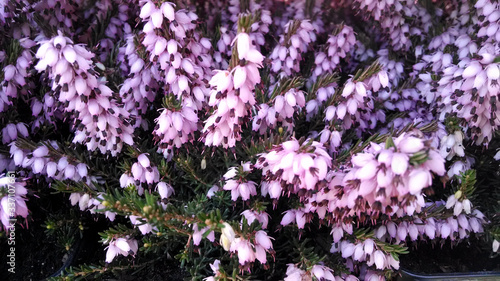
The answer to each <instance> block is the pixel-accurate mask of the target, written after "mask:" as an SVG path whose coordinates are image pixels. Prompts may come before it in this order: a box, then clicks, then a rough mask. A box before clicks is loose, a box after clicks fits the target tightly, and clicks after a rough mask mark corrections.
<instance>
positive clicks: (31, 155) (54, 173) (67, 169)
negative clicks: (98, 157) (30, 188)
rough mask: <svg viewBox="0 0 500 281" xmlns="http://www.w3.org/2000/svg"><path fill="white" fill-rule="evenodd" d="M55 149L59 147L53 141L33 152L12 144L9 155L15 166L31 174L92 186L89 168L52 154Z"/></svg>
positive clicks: (68, 158) (65, 156)
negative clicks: (80, 182)
mask: <svg viewBox="0 0 500 281" xmlns="http://www.w3.org/2000/svg"><path fill="white" fill-rule="evenodd" d="M57 149H59V145H58V144H57V142H55V141H51V142H48V143H47V144H42V145H40V146H38V147H36V148H35V149H33V150H29V149H22V148H19V147H18V146H17V145H16V143H15V142H12V143H11V144H10V155H11V156H12V158H13V160H14V163H15V165H16V166H20V167H23V168H27V169H29V170H30V171H31V172H32V173H33V174H40V175H46V176H47V177H48V178H52V179H56V180H66V179H68V180H72V181H75V182H79V181H83V182H86V183H87V184H89V185H91V186H92V181H93V180H95V178H94V177H93V176H90V175H89V173H88V172H89V167H88V166H87V165H86V164H85V163H82V162H80V161H79V160H78V159H75V158H74V157H69V156H67V155H56V154H54V153H53V152H54V150H57ZM51 150H52V153H51Z"/></svg>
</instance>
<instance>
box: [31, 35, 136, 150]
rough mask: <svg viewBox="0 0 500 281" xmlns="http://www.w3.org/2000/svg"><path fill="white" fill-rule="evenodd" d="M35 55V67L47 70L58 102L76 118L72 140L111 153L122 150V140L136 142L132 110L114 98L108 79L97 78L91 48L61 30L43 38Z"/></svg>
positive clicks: (91, 148) (123, 141) (92, 148)
mask: <svg viewBox="0 0 500 281" xmlns="http://www.w3.org/2000/svg"><path fill="white" fill-rule="evenodd" d="M36 57H37V58H38V59H39V61H38V63H37V65H36V66H35V69H36V70H38V71H39V72H45V74H46V75H47V78H48V79H50V80H51V89H52V91H54V93H55V94H56V96H57V97H58V98H57V100H58V103H59V104H63V105H64V110H65V111H66V112H68V113H71V114H72V115H73V118H75V120H74V127H75V128H76V131H75V138H74V139H73V142H75V143H86V145H87V148H88V149H89V150H95V149H97V148H99V150H100V151H101V152H102V153H105V152H107V151H110V152H111V154H112V155H116V154H117V153H118V152H120V151H121V149H122V147H123V143H127V144H129V145H132V144H133V138H132V133H133V128H132V127H131V126H130V124H129V123H128V121H127V118H128V117H129V113H128V112H127V111H125V109H124V108H123V107H122V106H121V105H120V104H119V103H118V102H117V101H116V100H115V99H114V98H113V91H112V90H111V89H110V88H109V87H108V86H106V83H105V81H103V80H100V79H98V77H97V75H96V74H97V73H96V71H95V70H94V68H93V66H92V61H91V59H92V58H93V54H92V53H91V52H89V51H88V50H86V49H85V47H84V46H82V45H78V44H76V45H75V44H73V41H72V40H71V39H70V38H68V37H65V36H63V35H62V33H59V35H57V36H55V37H53V38H51V39H50V40H44V41H42V42H40V48H38V51H37V53H36ZM54 105H56V104H54Z"/></svg>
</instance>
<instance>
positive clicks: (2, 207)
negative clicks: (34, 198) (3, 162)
mask: <svg viewBox="0 0 500 281" xmlns="http://www.w3.org/2000/svg"><path fill="white" fill-rule="evenodd" d="M25 186H26V183H25V182H19V181H16V178H15V177H14V176H13V175H9V174H7V175H5V174H3V175H1V177H0V196H1V198H0V220H1V221H2V225H0V227H2V226H3V227H2V230H4V231H6V232H9V228H10V227H11V226H12V225H14V224H13V223H14V222H15V221H14V222H13V220H15V219H16V217H18V216H21V217H23V218H26V217H27V216H28V207H27V206H26V200H27V198H26V195H27V193H28V190H27V189H26V187H25Z"/></svg>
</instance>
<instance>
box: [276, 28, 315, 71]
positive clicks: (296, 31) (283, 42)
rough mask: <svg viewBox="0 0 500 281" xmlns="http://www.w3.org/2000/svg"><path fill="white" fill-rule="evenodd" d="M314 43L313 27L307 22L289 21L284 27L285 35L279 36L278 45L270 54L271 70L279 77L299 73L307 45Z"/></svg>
mask: <svg viewBox="0 0 500 281" xmlns="http://www.w3.org/2000/svg"><path fill="white" fill-rule="evenodd" d="M314 41H316V35H315V33H314V27H313V26H312V24H311V23H310V22H308V21H305V20H304V21H299V20H295V21H290V22H288V23H287V24H286V25H285V34H284V35H281V36H280V44H279V45H277V46H276V47H275V48H274V50H273V51H272V53H271V57H270V59H271V60H272V68H271V70H272V71H273V72H275V73H279V75H278V76H279V77H285V76H291V75H292V74H294V73H298V72H300V63H301V61H302V56H303V54H304V53H306V52H307V50H308V49H309V44H310V43H311V42H314Z"/></svg>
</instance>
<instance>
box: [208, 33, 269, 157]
mask: <svg viewBox="0 0 500 281" xmlns="http://www.w3.org/2000/svg"><path fill="white" fill-rule="evenodd" d="M233 44H235V46H236V51H237V59H236V56H235V60H238V61H239V62H240V63H239V64H238V65H236V66H235V67H234V68H233V69H232V70H231V71H227V70H226V71H224V70H220V71H218V72H217V74H215V75H214V76H213V77H212V79H210V82H209V84H210V85H211V86H212V87H213V89H212V90H211V91H210V100H209V102H208V104H209V105H210V106H213V107H215V111H214V112H213V113H212V115H211V116H210V117H209V118H208V119H207V120H206V121H205V127H204V128H203V130H202V132H203V139H204V142H205V145H206V146H219V145H221V144H222V146H223V147H224V148H228V147H234V146H235V145H236V141H239V140H240V139H241V131H242V130H241V126H242V125H243V124H244V122H245V118H248V115H249V114H250V112H249V109H250V107H251V106H253V105H254V104H255V96H254V93H253V90H254V88H255V85H256V84H258V83H260V74H259V69H258V68H259V67H261V66H262V61H263V60H264V57H263V56H262V54H261V53H260V52H259V51H258V50H257V49H256V46H255V45H254V44H252V42H251V41H250V36H249V35H248V34H247V33H245V32H241V33H239V34H238V35H237V36H236V38H235V39H234V41H233Z"/></svg>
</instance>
